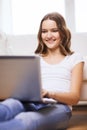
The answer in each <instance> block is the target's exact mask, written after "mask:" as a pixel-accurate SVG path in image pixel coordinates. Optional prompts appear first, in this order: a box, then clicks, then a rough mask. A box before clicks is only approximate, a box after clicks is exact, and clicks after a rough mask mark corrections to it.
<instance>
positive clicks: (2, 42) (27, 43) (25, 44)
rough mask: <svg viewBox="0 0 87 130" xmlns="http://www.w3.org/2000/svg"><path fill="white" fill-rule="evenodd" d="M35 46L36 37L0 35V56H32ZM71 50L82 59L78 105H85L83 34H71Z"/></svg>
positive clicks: (86, 53) (86, 67)
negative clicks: (81, 56) (80, 55)
mask: <svg viewBox="0 0 87 130" xmlns="http://www.w3.org/2000/svg"><path fill="white" fill-rule="evenodd" d="M78 43H79V47H78ZM36 46H37V36H36V35H21V36H13V35H8V36H7V35H6V34H4V33H2V34H1V35H0V55H33V54H34V50H35V48H36ZM71 48H72V49H73V50H74V51H78V52H80V53H81V54H82V55H83V57H84V61H85V64H84V73H83V83H82V91H81V98H80V102H79V103H78V104H87V50H86V48H87V36H86V35H83V34H80V35H78V34H73V35H72V46H71Z"/></svg>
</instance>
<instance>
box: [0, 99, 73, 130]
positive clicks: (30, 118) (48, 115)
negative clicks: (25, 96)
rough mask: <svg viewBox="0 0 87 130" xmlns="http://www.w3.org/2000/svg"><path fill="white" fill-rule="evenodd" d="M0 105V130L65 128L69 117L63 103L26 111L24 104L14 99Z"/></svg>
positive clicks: (66, 107)
mask: <svg viewBox="0 0 87 130" xmlns="http://www.w3.org/2000/svg"><path fill="white" fill-rule="evenodd" d="M9 102H10V103H9ZM0 105H1V106H0V114H1V113H2V114H1V116H0V118H1V119H2V117H3V116H4V117H3V120H5V121H0V130H61V129H65V128H67V126H68V122H69V120H70V117H71V110H70V108H69V107H68V106H67V105H65V104H52V105H49V107H46V108H43V109H40V110H38V111H26V112H25V108H24V105H22V103H20V102H19V101H17V100H14V99H8V100H6V101H4V103H1V104H0ZM2 106H3V107H4V109H3V107H2ZM2 109H3V110H2ZM4 111H5V112H4ZM6 113H7V114H6ZM1 119H0V120H1Z"/></svg>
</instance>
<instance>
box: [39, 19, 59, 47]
mask: <svg viewBox="0 0 87 130" xmlns="http://www.w3.org/2000/svg"><path fill="white" fill-rule="evenodd" d="M41 37H42V41H43V43H44V44H45V45H46V46H47V48H48V49H56V48H58V46H59V44H60V40H61V38H60V34H59V30H58V27H57V24H56V22H55V21H53V20H50V19H47V20H45V21H43V23H42V35H41Z"/></svg>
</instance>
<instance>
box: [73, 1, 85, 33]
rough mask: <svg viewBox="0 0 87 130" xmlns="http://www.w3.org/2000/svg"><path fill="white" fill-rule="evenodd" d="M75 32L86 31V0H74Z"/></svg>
mask: <svg viewBox="0 0 87 130" xmlns="http://www.w3.org/2000/svg"><path fill="white" fill-rule="evenodd" d="M75 23H76V32H87V0H75Z"/></svg>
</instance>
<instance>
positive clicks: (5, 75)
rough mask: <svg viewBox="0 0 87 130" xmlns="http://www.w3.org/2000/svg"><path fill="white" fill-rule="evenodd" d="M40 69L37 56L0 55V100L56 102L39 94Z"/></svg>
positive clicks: (40, 84)
mask: <svg viewBox="0 0 87 130" xmlns="http://www.w3.org/2000/svg"><path fill="white" fill-rule="evenodd" d="M41 87H42V83H41V70H40V57H38V56H35V55H34V56H0V100H4V99H7V98H15V99H18V100H20V101H22V102H44V103H56V101H55V100H53V99H48V98H44V99H43V98H42V96H41Z"/></svg>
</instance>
